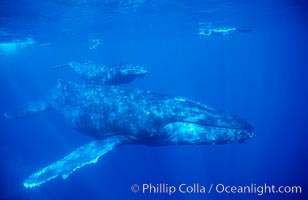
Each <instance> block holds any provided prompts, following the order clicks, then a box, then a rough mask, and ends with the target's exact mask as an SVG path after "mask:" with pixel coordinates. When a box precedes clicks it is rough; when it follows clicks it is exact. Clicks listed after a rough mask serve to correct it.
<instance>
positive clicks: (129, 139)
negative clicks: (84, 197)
mask: <svg viewBox="0 0 308 200" xmlns="http://www.w3.org/2000/svg"><path fill="white" fill-rule="evenodd" d="M47 108H52V109H55V110H56V111H58V112H59V113H61V114H62V115H63V116H64V117H65V119H66V121H67V122H68V123H69V124H71V125H72V126H73V127H75V128H76V129H77V130H78V131H80V132H83V133H85V134H88V135H90V136H92V137H94V138H95V139H96V140H95V141H93V142H90V143H88V144H85V145H83V146H81V147H79V148H78V149H77V150H75V151H73V152H72V153H70V154H69V155H67V156H65V157H64V158H63V159H61V160H59V161H57V162H55V163H53V164H51V165H49V166H47V167H45V168H43V169H41V170H39V171H37V172H35V173H34V174H33V175H31V176H30V177H29V178H27V179H26V180H25V181H24V186H25V187H27V188H32V187H37V186H39V185H41V184H43V183H45V182H47V181H49V180H51V179H53V178H56V177H57V176H62V178H64V179H65V178H67V177H68V176H69V175H70V174H71V173H72V172H74V171H75V170H76V169H78V168H80V167H83V166H84V165H87V164H91V163H96V161H97V160H98V158H99V157H101V156H102V155H104V154H105V153H107V152H108V151H110V150H112V149H113V148H115V147H116V146H119V145H123V144H143V145H151V146H162V145H206V144H227V143H241V142H244V141H245V140H247V139H249V138H251V137H252V136H253V135H254V130H253V128H252V126H251V125H250V124H248V123H247V122H246V121H245V120H243V119H241V118H240V117H238V116H237V115H233V114H230V113H227V112H222V111H217V110H215V109H213V108H210V107H208V106H205V105H203V104H200V103H197V102H194V101H191V100H189V99H185V98H181V97H171V96H167V95H161V94H156V93H152V92H149V91H141V90H131V89H125V88H122V87H119V86H108V85H79V84H75V83H71V82H64V81H59V83H58V86H57V87H56V88H55V89H54V90H53V91H52V95H51V98H50V101H49V103H48V104H47V103H43V102H38V103H36V104H34V105H33V106H28V107H25V108H24V109H21V114H19V115H17V114H16V112H15V113H13V114H6V115H5V117H6V118H12V117H14V116H15V117H22V116H23V115H29V114H31V113H36V112H39V111H44V110H46V109H47Z"/></svg>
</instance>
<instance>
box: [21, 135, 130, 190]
mask: <svg viewBox="0 0 308 200" xmlns="http://www.w3.org/2000/svg"><path fill="white" fill-rule="evenodd" d="M130 141H132V137H130V136H112V137H109V138H106V139H103V140H96V141H92V142H90V143H88V144H85V145H83V146H81V147H79V148H78V149H76V150H75V151H73V152H72V153H70V154H68V155H67V156H65V157H64V158H63V159H61V160H59V161H57V162H55V163H53V164H51V165H49V166H47V167H45V168H43V169H41V170H39V171H37V172H35V173H34V174H32V175H31V176H30V177H29V178H27V179H26V180H25V181H24V183H23V185H24V186H25V187H26V188H34V187H37V186H39V185H41V184H43V183H45V182H47V181H50V180H51V179H54V178H56V177H58V176H61V177H62V178H63V179H66V178H67V177H68V176H69V175H70V174H71V173H73V172H74V171H76V170H77V169H79V168H81V167H83V166H85V165H88V164H92V163H93V164H94V163H96V162H97V160H98V159H99V158H100V157H101V156H102V155H104V154H105V153H107V152H109V151H111V150H112V149H113V148H115V147H116V146H118V145H121V144H123V143H128V142H130Z"/></svg>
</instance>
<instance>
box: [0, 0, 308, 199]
mask: <svg viewBox="0 0 308 200" xmlns="http://www.w3.org/2000/svg"><path fill="white" fill-rule="evenodd" d="M307 18H308V16H307V7H306V5H305V3H304V1H302V2H300V1H287V0H281V1H265V0H263V1H256V2H254V1H251V2H250V1H241V0H237V1H217V2H216V1H201V0H193V1H188V0H185V1H184V0H178V1H175V0H168V1H163V0H160V1H154V0H148V1H146V2H145V3H144V4H143V5H141V6H139V7H136V8H125V9H118V8H86V7H68V6H64V5H61V4H56V3H54V2H52V1H30V0H29V1H27V0H19V1H18V0H15V1H1V3H0V30H3V31H6V32H11V33H18V34H20V35H19V36H11V37H12V38H8V37H1V40H0V41H1V42H5V41H10V40H11V39H13V38H16V37H17V38H18V37H20V38H26V37H28V36H32V37H33V38H34V39H35V40H36V41H38V42H39V43H37V44H35V45H33V46H30V47H28V48H25V49H21V50H20V51H19V52H16V53H15V54H0V92H1V93H0V113H3V112H5V111H8V110H12V109H14V108H16V107H18V106H19V105H22V104H24V103H26V102H30V101H33V100H37V99H41V98H42V97H45V96H47V95H48V92H49V90H50V89H51V88H52V87H54V86H55V84H56V81H57V79H58V78H59V77H61V78H66V79H68V78H72V77H69V76H70V75H67V76H66V74H65V73H64V74H63V73H59V72H55V71H52V70H50V68H51V67H52V66H55V65H58V64H63V63H67V62H69V61H86V60H92V61H94V62H96V63H99V64H124V63H134V64H139V65H141V66H144V67H146V68H147V69H148V71H149V74H148V75H147V76H146V77H145V78H144V79H140V80H136V81H135V82H134V83H132V84H131V86H133V87H136V88H142V89H148V90H152V91H156V92H161V93H168V94H171V95H179V96H184V97H187V98H191V99H194V100H197V101H200V102H203V103H205V104H207V105H211V106H213V107H216V108H219V109H224V110H228V111H230V112H233V113H237V114H239V115H241V116H243V117H244V118H245V119H247V120H248V121H249V122H250V123H251V124H253V126H254V127H255V129H256V136H255V137H254V138H252V139H250V140H249V141H247V142H245V143H243V144H230V145H214V146H168V147H147V146H138V145H130V146H123V147H120V148H116V149H115V150H113V151H111V152H110V153H108V154H106V155H105V156H103V157H102V158H101V159H100V160H99V162H98V163H97V164H95V165H90V166H86V167H84V168H82V169H80V170H78V171H77V172H76V173H73V174H72V175H71V176H70V177H69V178H68V179H67V180H62V179H60V178H57V179H55V180H53V181H50V182H48V183H47V184H45V185H42V186H41V187H39V188H35V189H25V188H23V186H22V182H23V180H24V179H25V178H27V177H28V176H29V175H31V174H32V173H33V172H35V171H36V170H38V169H41V168H42V167H44V166H46V165H48V164H50V163H52V162H55V161H57V160H58V159H60V158H62V157H63V156H65V155H66V154H68V153H70V152H71V151H73V150H74V149H76V148H78V147H79V146H81V145H83V144H85V143H87V142H89V141H91V140H92V138H89V137H88V136H85V135H82V134H80V133H78V132H77V131H75V130H74V129H72V128H71V127H70V126H69V125H67V124H66V123H65V122H64V120H63V118H62V116H60V115H58V114H57V113H55V112H52V111H51V112H46V113H42V114H41V115H39V116H36V117H33V118H27V119H23V120H12V121H7V120H3V119H2V120H1V121H0V134H1V139H0V155H1V157H0V199H1V200H2V199H39V200H42V199H138V200H139V199H305V198H304V197H305V192H306V190H307V168H308V166H307V159H308V157H307V152H308V151H307V139H308V138H307V134H308V131H307V128H308V125H307V123H308V107H307V102H308V78H307V75H308V73H307V71H308V69H307V67H308V46H307V45H308V41H307V40H308V38H307V33H308V32H307V20H306V19H307ZM199 22H206V23H212V26H213V27H220V26H227V27H228V26H235V27H239V28H241V27H245V28H246V27H248V28H251V29H253V32H251V33H232V34H230V35H226V36H211V37H206V38H200V37H199V35H198V28H199V26H198V23H199ZM93 36H95V37H99V38H101V39H102V41H103V43H102V46H100V47H98V48H97V49H95V50H89V48H88V45H89V43H88V40H89V39H90V38H91V37H93ZM150 182H151V183H153V184H158V183H168V184H169V185H178V184H181V183H187V184H193V183H200V184H203V185H206V186H208V185H209V184H212V183H213V184H217V183H223V184H226V185H250V184H251V183H255V184H258V185H263V184H264V183H267V184H274V185H277V186H280V185H300V186H302V189H303V192H304V194H284V195H277V194H276V195H271V194H266V195H263V196H261V197H259V196H258V195H256V194H253V195H249V194H239V195H234V194H233V195H222V194H219V195H218V194H214V193H213V194H210V195H202V194H196V195H179V194H176V195H173V196H171V197H170V196H168V195H166V194H160V195H159V194H156V195H155V194H152V195H143V194H140V193H137V194H135V193H132V192H131V191H130V186H131V185H132V184H134V183H137V184H142V183H150Z"/></svg>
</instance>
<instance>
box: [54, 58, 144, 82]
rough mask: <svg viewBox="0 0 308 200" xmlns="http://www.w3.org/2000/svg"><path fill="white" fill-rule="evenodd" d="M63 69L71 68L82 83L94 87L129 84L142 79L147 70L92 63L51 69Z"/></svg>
mask: <svg viewBox="0 0 308 200" xmlns="http://www.w3.org/2000/svg"><path fill="white" fill-rule="evenodd" d="M64 67H69V68H71V69H72V70H73V71H74V72H75V73H76V74H78V75H79V76H80V77H81V78H82V79H83V80H84V81H86V82H87V83H90V84H94V85H118V84H124V83H129V82H132V81H133V80H135V79H136V78H141V77H144V76H145V75H146V74H147V70H146V69H145V68H143V67H140V66H138V65H132V64H126V65H118V66H113V67H109V66H101V65H96V64H94V63H93V62H90V61H88V62H84V63H79V62H69V63H68V64H64V65H58V66H55V67H53V69H61V68H64Z"/></svg>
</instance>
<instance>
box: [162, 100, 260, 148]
mask: <svg viewBox="0 0 308 200" xmlns="http://www.w3.org/2000/svg"><path fill="white" fill-rule="evenodd" d="M184 101H185V102H184V104H183V106H182V110H181V112H180V113H179V114H178V115H180V117H178V118H177V119H176V120H174V121H172V122H170V123H167V124H166V125H164V127H163V131H164V132H165V133H166V134H167V135H168V142H170V143H172V144H198V145H200V144H228V143H242V142H244V141H246V140H247V139H249V138H252V137H253V136H254V128H253V127H252V126H251V125H250V124H249V123H248V122H246V121H245V120H244V119H242V118H241V117H239V116H238V115H234V114H230V113H228V112H224V111H218V110H215V109H213V108H210V107H207V106H205V105H202V104H199V103H196V102H193V101H190V100H186V99H184ZM187 103H188V105H187Z"/></svg>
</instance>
